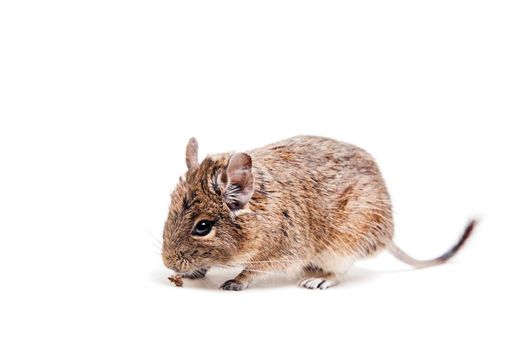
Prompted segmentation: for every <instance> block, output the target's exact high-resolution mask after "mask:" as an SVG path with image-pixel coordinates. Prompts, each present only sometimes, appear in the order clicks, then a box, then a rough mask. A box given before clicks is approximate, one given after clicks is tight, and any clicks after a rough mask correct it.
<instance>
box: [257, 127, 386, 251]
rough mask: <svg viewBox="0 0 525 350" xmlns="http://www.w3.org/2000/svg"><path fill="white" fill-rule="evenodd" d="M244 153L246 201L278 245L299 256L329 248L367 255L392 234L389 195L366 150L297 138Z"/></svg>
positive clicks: (326, 139)
mask: <svg viewBox="0 0 525 350" xmlns="http://www.w3.org/2000/svg"><path fill="white" fill-rule="evenodd" d="M247 153H248V154H250V156H251V157H252V160H253V172H254V176H255V184H256V186H255V193H254V196H253V198H252V201H251V202H250V204H251V205H252V207H253V210H254V211H255V212H256V213H257V215H258V216H259V218H260V221H262V222H263V223H264V225H265V226H267V229H270V231H271V232H267V233H266V234H269V235H272V239H273V240H274V241H275V240H276V239H277V240H279V244H285V245H286V244H288V245H289V246H290V247H289V248H293V249H299V250H303V251H302V252H300V253H301V254H309V253H310V254H311V253H315V254H319V253H321V251H322V249H323V247H325V248H326V247H328V248H329V249H330V250H331V251H337V252H338V253H339V252H340V253H342V254H348V253H349V251H352V250H355V253H357V254H359V255H370V254H372V253H374V252H375V251H376V250H377V249H378V248H380V247H382V246H383V245H384V244H383V242H384V241H386V240H388V239H390V238H391V237H392V234H393V232H392V214H391V205H390V199H389V195H388V192H387V190H386V187H385V184H384V181H383V178H382V176H381V174H380V172H379V169H378V167H377V165H376V163H375V161H374V159H373V158H372V157H371V156H370V155H369V154H368V153H367V152H365V151H364V150H362V149H360V148H358V147H356V146H353V145H350V144H347V143H343V142H339V141H336V140H332V139H328V138H322V137H315V136H297V137H293V138H290V139H287V140H283V141H281V142H278V143H274V144H270V145H268V146H265V147H262V148H259V149H256V150H253V151H250V152H247Z"/></svg>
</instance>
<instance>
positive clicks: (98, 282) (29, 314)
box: [0, 0, 525, 349]
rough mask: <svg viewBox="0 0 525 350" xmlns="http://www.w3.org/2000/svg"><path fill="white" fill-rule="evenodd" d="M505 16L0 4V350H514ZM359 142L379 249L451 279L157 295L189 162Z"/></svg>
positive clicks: (361, 269) (206, 286)
mask: <svg viewBox="0 0 525 350" xmlns="http://www.w3.org/2000/svg"><path fill="white" fill-rule="evenodd" d="M524 17H525V12H524V9H523V3H522V2H521V1H501V0H500V1H462V0H453V1H452V0H451V1H448V0H445V1H438V2H437V1H434V2H429V1H404V0H400V1H373V0H370V1H359V2H357V1H317V2H314V1H287V0H278V1H258V2H254V1H184V2H183V1H143V2H140V1H108V0H104V1H84V2H80V1H62V2H60V1H34V2H30V1H21V0H20V1H2V2H1V3H0V118H1V119H0V155H1V157H0V162H1V163H0V164H1V165H0V166H1V170H0V179H1V181H0V269H1V270H0V272H1V275H0V276H1V280H0V285H1V286H0V330H1V336H0V348H2V349H30V348H33V349H36V348H41V349H43V348H53V349H94V348H107V349H109V348H112V349H116V348H117V349H120V348H142V349H160V348H175V349H179V348H181V349H182V348H194V347H197V348H213V349H215V348H229V349H237V348H268V347H270V348H285V347H288V348H315V349H322V348H325V347H331V348H341V349H352V348H353V349H366V348H376V349H377V348H405V349H421V348H426V349H443V348H474V347H478V348H479V347H481V346H486V347H488V348H502V349H518V348H521V349H523V347H524V345H525V344H524V341H523V334H522V333H523V314H524V311H525V310H524V301H523V295H525V290H524V288H523V287H522V282H523V275H524V274H523V271H522V269H523V267H524V262H523V258H522V256H523V253H522V250H523V244H524V243H525V239H524V233H525V232H524V228H523V221H522V217H523V209H524V205H523V198H524V194H525V193H524V192H525V191H524V186H523V179H524V177H525V171H524V161H523V158H524V157H523V150H524V149H525V148H524V146H525V142H524V141H523V134H524V128H523V126H522V123H521V122H522V121H523V118H524V117H525V108H524V97H525V84H524V82H525V69H524V67H525V64H524V62H525V51H524V43H525V35H524V34H525V25H524V23H525V22H524V20H523V19H524ZM297 134H315V135H323V136H329V137H332V138H336V139H340V140H343V141H346V142H351V143H355V144H358V145H359V146H361V147H364V148H365V149H367V150H368V151H370V152H371V153H372V154H373V155H374V156H375V157H376V159H377V161H378V163H379V165H380V167H381V169H382V170H383V173H384V176H385V178H386V181H387V184H388V185H389V188H390V191H391V194H392V198H393V202H394V206H395V221H396V231H397V233H396V241H397V242H398V243H399V245H400V246H401V247H402V248H403V249H405V250H407V251H408V252H410V253H411V254H413V255H414V256H416V257H419V258H432V257H434V256H436V255H438V254H440V253H442V252H443V251H444V250H446V249H447V248H448V247H449V246H450V245H451V244H452V243H453V242H454V241H455V240H456V239H457V238H458V236H459V234H460V232H461V230H462V229H463V226H464V224H466V222H467V219H468V218H469V217H479V218H481V224H480V226H479V229H478V230H477V231H476V232H475V235H474V237H473V239H472V241H470V242H469V244H468V245H467V246H466V248H465V250H464V251H462V252H461V254H459V255H458V256H457V258H456V259H454V260H453V261H452V262H450V263H449V264H447V265H444V266H439V267H435V268H430V269H424V270H418V271H414V270H411V269H410V268H408V267H406V266H404V265H402V264H401V263H399V262H397V261H395V260H394V259H393V258H391V257H389V256H388V255H387V254H384V255H381V256H379V257H378V258H375V259H372V260H369V261H365V262H361V263H358V264H357V266H356V268H355V269H354V270H353V272H352V274H351V278H350V280H349V281H347V282H345V283H343V284H341V285H339V286H337V287H334V288H332V289H330V290H327V291H310V290H305V289H301V288H298V287H296V286H295V285H294V284H295V282H296V281H294V280H291V281H273V282H266V283H260V284H259V285H257V286H254V288H252V289H249V290H246V291H244V292H239V293H235V292H224V291H219V290H217V287H218V286H219V284H220V283H221V282H223V281H224V280H225V279H226V278H228V277H229V276H230V275H231V274H232V272H228V271H227V272H223V271H211V274H210V276H209V278H207V279H205V280H204V281H202V282H198V283H189V282H188V283H186V285H185V286H184V288H176V287H174V286H173V285H170V284H169V282H168V281H167V279H166V277H167V276H168V275H169V271H168V270H167V269H166V268H164V267H163V265H162V263H161V259H160V256H159V249H158V248H157V247H156V246H158V242H157V239H160V238H161V232H162V227H163V222H164V219H165V217H166V214H167V207H168V204H169V193H170V192H171V190H172V189H173V187H174V185H175V184H176V182H177V179H178V176H179V175H181V173H182V172H184V170H185V166H184V147H185V144H186V142H187V140H188V138H189V137H191V136H196V137H197V138H198V140H199V141H200V144H201V157H203V156H204V155H205V154H209V153H213V152H223V151H230V150H239V151H242V150H247V149H251V148H255V147H258V146H262V145H264V144H267V143H270V142H273V141H277V140H280V139H283V138H286V137H290V136H293V135H297Z"/></svg>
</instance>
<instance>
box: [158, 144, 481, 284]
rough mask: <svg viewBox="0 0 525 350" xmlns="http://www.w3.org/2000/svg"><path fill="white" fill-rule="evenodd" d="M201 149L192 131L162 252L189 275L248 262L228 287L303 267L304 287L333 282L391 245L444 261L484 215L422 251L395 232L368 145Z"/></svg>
mask: <svg viewBox="0 0 525 350" xmlns="http://www.w3.org/2000/svg"><path fill="white" fill-rule="evenodd" d="M197 150H198V144H197V140H195V139H194V138H192V139H190V141H189V143H188V145H187V147H186V165H187V167H188V170H187V172H186V174H185V176H183V177H181V178H180V181H179V183H178V185H177V187H176V189H175V190H174V191H173V193H172V195H171V205H170V208H169V214H168V219H167V220H166V223H165V227H164V234H163V247H162V258H163V261H164V264H165V265H166V266H167V267H168V268H170V269H172V270H174V271H175V272H176V273H179V274H181V275H182V277H185V278H200V277H204V276H205V275H206V272H207V271H208V269H209V268H210V267H212V266H217V267H234V266H236V267H238V266H242V267H243V270H242V272H241V273H239V274H238V275H237V276H236V277H235V278H234V279H232V280H229V281H226V282H225V283H224V284H222V286H221V287H220V288H222V289H225V290H243V289H245V288H247V287H248V286H249V285H250V284H251V283H252V282H253V281H255V280H256V279H257V278H258V277H263V276H265V275H267V274H271V273H272V272H275V271H279V272H290V273H300V274H302V279H301V281H300V282H299V285H300V286H303V287H305V288H310V289H326V288H328V287H331V286H334V285H335V284H337V281H338V278H340V276H341V275H343V274H344V273H345V272H346V271H347V270H348V269H349V267H350V266H351V264H352V263H353V262H354V261H355V260H356V259H359V258H363V257H369V256H371V255H374V254H376V253H377V252H379V251H381V250H382V249H384V248H385V249H386V250H388V251H389V252H390V253H392V254H393V255H394V256H395V257H397V258H398V259H400V260H401V261H403V262H405V263H407V264H410V265H413V266H415V267H426V266H431V265H436V264H441V263H444V262H445V261H447V260H448V259H450V258H451V257H452V256H454V255H455V254H456V253H457V251H458V250H459V249H460V248H461V247H462V246H463V244H464V243H465V241H466V240H467V239H468V237H469V236H470V234H471V232H472V230H473V228H474V226H475V224H476V222H475V221H471V222H470V223H469V224H468V226H467V227H466V228H465V230H464V233H463V235H462V237H461V239H460V240H459V241H458V242H457V243H456V244H455V245H454V246H453V247H452V248H451V249H450V250H449V251H448V252H446V253H445V254H443V255H441V256H440V257H438V258H436V259H432V260H424V261H423V260H416V259H414V258H412V257H410V256H409V255H407V254H406V253H404V252H403V251H402V250H401V249H400V248H399V247H397V246H396V245H395V244H394V242H393V241H392V236H393V224H392V206H391V202H390V197H389V194H388V191H387V189H386V186H385V183H384V181H383V178H382V176H381V173H380V172H379V168H378V166H377V165H376V163H375V161H374V159H373V158H372V157H371V156H370V155H369V154H368V153H367V152H365V151H364V150H362V149H360V148H358V147H356V146H353V145H350V144H347V143H344V142H339V141H335V140H332V139H328V138H323V137H315V136H297V137H293V138H290V139H287V140H284V141H281V142H278V143H274V144H270V145H268V146H265V147H262V148H258V149H255V150H252V151H248V152H245V153H223V154H217V155H211V156H208V157H206V158H205V159H204V160H203V161H202V162H201V163H199V162H198V156H197V153H198V152H197ZM307 276H308V277H307Z"/></svg>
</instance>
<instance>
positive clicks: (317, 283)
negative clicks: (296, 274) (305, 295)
mask: <svg viewBox="0 0 525 350" xmlns="http://www.w3.org/2000/svg"><path fill="white" fill-rule="evenodd" d="M336 284H337V279H336V278H335V275H334V274H333V273H328V274H325V275H322V276H317V277H308V278H305V279H302V280H301V281H299V286H301V287H304V288H308V289H327V288H330V287H332V286H335V285H336Z"/></svg>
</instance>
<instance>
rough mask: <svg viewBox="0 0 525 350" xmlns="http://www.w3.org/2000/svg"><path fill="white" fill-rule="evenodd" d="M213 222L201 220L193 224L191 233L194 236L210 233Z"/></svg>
mask: <svg viewBox="0 0 525 350" xmlns="http://www.w3.org/2000/svg"><path fill="white" fill-rule="evenodd" d="M213 224H214V222H213V221H209V220H201V221H199V223H198V224H197V225H195V228H194V229H193V232H192V233H191V234H192V235H194V236H206V235H207V234H208V233H210V231H211V228H212V227H213Z"/></svg>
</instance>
